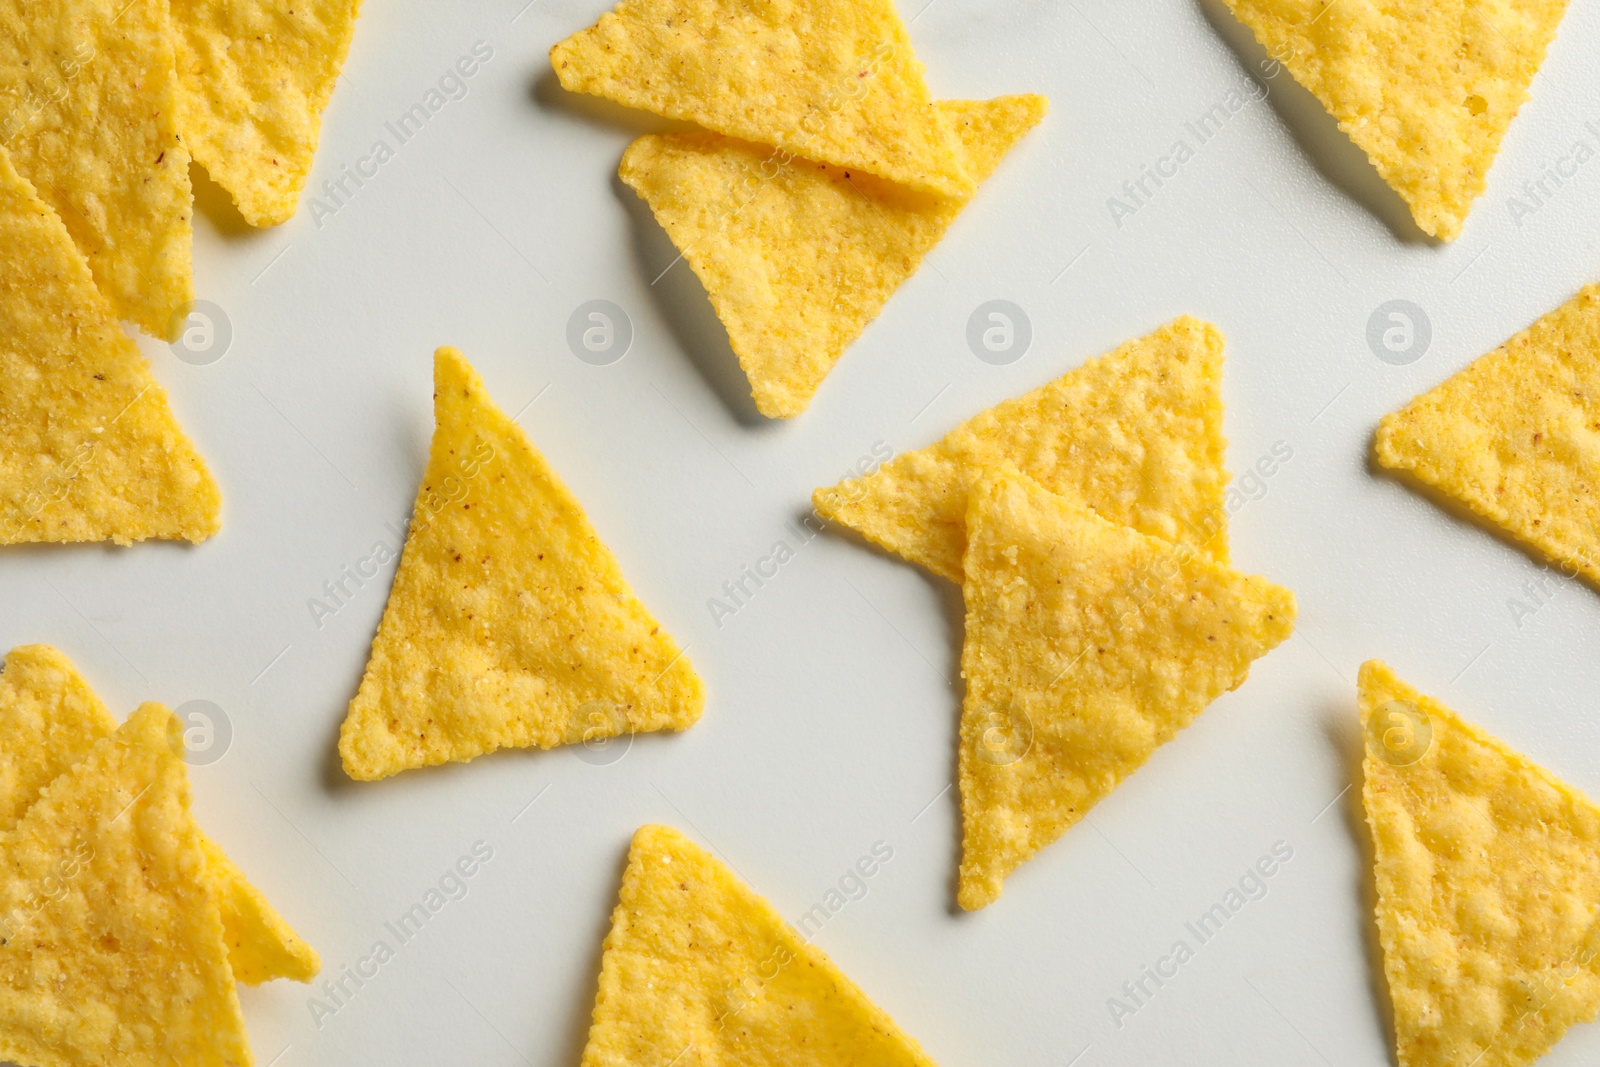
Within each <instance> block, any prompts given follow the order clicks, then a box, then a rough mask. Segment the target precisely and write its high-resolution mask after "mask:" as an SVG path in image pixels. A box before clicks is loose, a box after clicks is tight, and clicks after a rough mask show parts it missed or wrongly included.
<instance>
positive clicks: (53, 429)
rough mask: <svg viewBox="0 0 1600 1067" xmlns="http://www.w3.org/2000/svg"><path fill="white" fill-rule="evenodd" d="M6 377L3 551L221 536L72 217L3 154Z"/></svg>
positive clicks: (0, 268) (1, 326)
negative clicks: (77, 242) (72, 231)
mask: <svg viewBox="0 0 1600 1067" xmlns="http://www.w3.org/2000/svg"><path fill="white" fill-rule="evenodd" d="M0 2H4V0H0ZM3 36H4V35H3V34H0V37H3ZM0 47H4V46H3V45H0ZM85 76H87V75H85ZM0 382H3V383H4V385H3V387H0V544H16V543H18V542H23V541H104V540H112V541H115V542H117V543H118V544H124V545H125V544H129V543H131V542H133V541H139V540H143V539H144V538H147V537H165V538H185V539H187V540H190V541H202V540H204V539H205V538H207V537H210V536H211V535H212V534H214V533H216V532H217V528H218V521H217V512H218V510H219V508H220V506H221V500H220V497H219V496H218V493H217V486H216V483H215V482H214V481H212V480H211V474H210V472H209V471H207V470H206V465H205V462H204V461H203V460H201V458H200V456H199V455H198V454H197V453H196V452H195V450H194V446H193V445H191V444H190V443H189V439H188V438H187V437H185V436H184V434H183V431H182V430H181V429H179V427H178V423H177V421H176V420H175V419H173V417H172V412H171V411H170V410H169V409H168V407H167V398H166V394H165V393H163V392H162V390H161V386H159V385H157V384H156V381H155V379H154V378H153V377H151V375H150V368H149V366H148V365H147V364H146V363H145V360H144V357H143V356H141V355H140V354H139V350H138V348H136V347H135V346H134V343H133V341H132V340H130V339H129V338H128V335H127V334H125V333H123V332H122V329H121V327H120V326H118V325H117V322H116V319H115V318H114V317H113V315H112V314H111V309H110V308H109V307H107V306H106V302H105V299H104V298H103V297H102V296H101V295H100V293H99V292H97V291H96V290H95V285H94V282H93V280H92V279H91V278H90V277H89V269H88V267H87V266H86V265H85V264H84V261H83V256H82V254H80V253H79V252H78V250H77V249H76V248H74V247H73V246H72V240H71V238H69V237H68V236H67V231H66V230H65V229H63V228H62V225H61V220H60V219H59V218H58V217H57V216H56V214H55V212H53V211H51V210H50V208H49V207H48V206H47V205H46V204H44V203H43V202H42V201H41V200H40V199H39V198H38V197H37V196H36V195H35V194H34V191H33V189H32V188H31V187H30V186H29V185H28V183H27V181H26V180H24V179H23V178H21V177H20V176H19V175H18V174H17V172H16V171H15V170H13V169H12V167H11V163H10V162H9V160H8V159H7V157H6V153H5V151H4V150H3V149H0Z"/></svg>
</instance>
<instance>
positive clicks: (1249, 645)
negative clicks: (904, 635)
mask: <svg viewBox="0 0 1600 1067" xmlns="http://www.w3.org/2000/svg"><path fill="white" fill-rule="evenodd" d="M967 529H968V539H967V551H966V558H965V564H966V580H965V583H964V585H963V586H962V588H963V591H964V593H965V597H966V605H967V618H966V642H965V645H964V646H963V648H962V650H961V673H962V675H963V677H965V678H966V680H967V695H966V699H965V700H964V702H963V704H962V709H961V751H960V754H959V758H958V774H959V777H960V784H961V814H962V825H963V832H962V846H961V872H960V888H959V895H958V899H959V901H960V903H961V906H962V907H964V908H969V909H972V908H981V907H983V906H985V905H987V904H989V903H991V902H992V901H994V900H995V899H996V898H998V897H999V895H1000V890H1001V886H1002V884H1003V882H1004V880H1005V878H1006V876H1007V875H1008V874H1010V873H1011V871H1013V870H1015V869H1016V868H1017V866H1018V865H1020V864H1021V863H1022V862H1023V861H1024V860H1027V859H1028V858H1029V857H1031V856H1032V855H1033V854H1034V853H1035V852H1037V851H1038V850H1039V849H1041V848H1043V847H1044V846H1045V845H1048V844H1049V843H1050V842H1052V841H1054V840H1055V839H1056V838H1058V837H1060V836H1061V835H1062V834H1063V833H1064V832H1066V831H1067V830H1068V829H1069V828H1071V827H1072V826H1073V825H1074V824H1076V823H1077V822H1078V820H1079V819H1081V818H1083V816H1084V814H1085V813H1086V812H1087V811H1088V810H1089V809H1090V808H1091V807H1093V806H1094V805H1095V804H1097V803H1099V802H1100V801H1101V800H1102V799H1104V797H1105V796H1106V795H1107V794H1108V793H1110V792H1111V790H1112V789H1114V788H1116V786H1117V785H1118V784H1119V783H1120V782H1121V781H1122V780H1123V779H1124V778H1126V777H1127V776H1128V775H1130V774H1132V773H1133V772H1134V771H1136V770H1137V769H1138V768H1139V767H1140V766H1142V765H1143V764H1144V762H1145V761H1146V760H1147V759H1149V758H1150V754H1151V753H1152V752H1154V751H1155V750H1156V749H1157V748H1159V747H1160V746H1161V745H1163V744H1165V743H1167V742H1168V741H1170V740H1172V738H1173V737H1174V736H1176V734H1177V733H1178V731H1179V730H1181V729H1183V728H1184V727H1185V726H1188V725H1189V723H1190V722H1192V721H1193V720H1194V718H1195V716H1197V715H1199V714H1200V712H1201V711H1203V710H1204V709H1205V707H1206V705H1208V704H1210V703H1211V702H1212V701H1213V700H1215V699H1216V698H1217V697H1219V696H1221V695H1222V694H1223V693H1225V692H1227V691H1228V690H1230V689H1234V688H1237V687H1238V686H1239V685H1240V683H1242V682H1243V681H1244V680H1245V676H1246V675H1247V674H1248V673H1249V671H1250V664H1251V663H1252V662H1253V661H1254V660H1255V659H1256V658H1257V657H1259V656H1261V655H1263V654H1265V653H1266V652H1267V651H1268V650H1270V649H1271V648H1273V647H1274V646H1275V645H1277V644H1278V643H1279V642H1280V641H1283V640H1284V639H1285V638H1287V637H1288V636H1289V632H1290V629H1291V626H1292V624H1293V621H1294V616H1295V602H1294V595H1293V594H1292V593H1290V592H1289V591H1288V590H1287V589H1283V588H1281V587H1279V586H1275V585H1272V584H1271V583H1269V582H1267V581H1266V580H1265V579H1262V578H1258V577H1255V576H1253V575H1244V574H1240V573H1239V572H1237V571H1235V570H1233V569H1232V568H1231V567H1228V566H1227V565H1225V564H1222V563H1218V562H1216V561H1215V560H1213V559H1211V558H1209V557H1206V556H1203V555H1201V554H1200V553H1199V552H1197V551H1195V550H1194V549H1192V548H1188V547H1186V546H1182V545H1175V544H1171V543H1169V542H1165V541H1159V540H1157V539H1155V538H1153V537H1148V536H1146V535H1144V534H1142V533H1140V532H1138V531H1137V530H1134V529H1132V528H1130V527H1126V526H1117V525H1114V524H1112V523H1110V522H1107V521H1106V520H1105V519H1103V518H1101V517H1100V516H1098V515H1096V514H1095V513H1094V512H1092V511H1090V510H1089V509H1088V508H1086V507H1084V506H1083V505H1081V504H1078V503H1075V502H1073V501H1070V500H1068V499H1066V498H1065V497H1059V496H1056V495H1054V494H1052V493H1049V492H1047V491H1045V490H1044V489H1041V488H1040V487H1039V486H1038V485H1037V484H1035V483H1033V482H1031V481H1029V480H1027V479H1026V478H1024V477H1023V476H1022V475H1020V474H1017V473H1016V471H1015V469H1014V468H1013V469H1012V470H1010V471H1009V472H1004V473H1001V474H998V475H996V476H992V477H989V478H985V479H984V480H982V481H980V482H979V483H978V484H977V485H976V486H975V487H974V488H973V490H972V495H971V507H970V510H969V511H968V514H967Z"/></svg>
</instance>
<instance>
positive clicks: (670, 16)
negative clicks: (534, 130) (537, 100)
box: [550, 0, 973, 196]
mask: <svg viewBox="0 0 1600 1067" xmlns="http://www.w3.org/2000/svg"><path fill="white" fill-rule="evenodd" d="M550 64H551V66H553V67H554V68H555V71H556V76H557V77H558V78H560V79H561V84H562V86H564V87H565V88H567V89H569V90H571V91H573V92H581V93H593V94H595V95H596V96H603V97H606V98H607V99H609V100H615V101H616V102H617V103H619V104H625V105H627V106H629V107H637V108H643V109H645V110H647V111H653V112H655V113H656V114H658V115H665V116H666V117H668V118H674V119H684V120H687V121H689V122H694V123H698V124H699V125H701V126H704V127H705V128H706V129H708V130H715V131H716V132H717V133H723V134H727V135H728V136H730V137H737V138H739V139H741V140H744V141H751V142H754V143H756V144H762V145H772V146H774V148H776V149H779V150H782V152H781V156H780V158H786V157H789V156H800V157H803V158H805V159H814V160H817V161H818V162H821V163H833V164H835V165H837V166H840V167H849V168H852V169H855V170H865V171H868V172H869V173H872V174H876V175H877V176H878V177H880V178H886V179H888V180H890V181H894V182H899V183H901V184H903V185H909V186H911V187H913V188H916V189H921V190H923V191H925V192H931V193H941V194H944V195H947V196H966V195H968V194H970V193H971V192H972V189H973V182H972V178H971V177H970V176H969V175H968V174H967V173H966V172H965V171H964V169H963V168H962V165H961V161H960V158H959V156H958V154H957V149H956V144H955V140H954V138H953V137H952V136H951V132H950V129H949V127H948V126H947V125H945V123H944V122H943V121H942V120H941V118H940V115H939V113H938V111H937V110H936V109H935V108H934V106H933V99H932V97H931V96H929V95H928V87H927V85H926V84H925V83H924V82H923V80H922V64H921V63H919V62H918V61H917V59H916V57H915V56H914V55H913V54H912V51H911V38H910V37H909V36H908V35H907V33H906V28H905V26H904V25H903V24H901V22H900V16H899V15H898V14H896V13H895V9H894V4H893V3H892V2H891V0H622V2H621V3H619V4H618V5H617V6H616V8H615V9H614V10H612V11H608V12H606V14H604V15H602V16H600V21H599V22H597V23H595V24H594V25H593V26H591V27H589V28H588V29H586V30H582V31H580V32H578V33H575V34H573V35H572V36H571V37H568V38H567V39H566V40H564V41H562V42H560V43H559V44H557V45H556V46H555V47H554V48H552V49H551V50H550ZM768 154H771V151H770V150H769V152H768Z"/></svg>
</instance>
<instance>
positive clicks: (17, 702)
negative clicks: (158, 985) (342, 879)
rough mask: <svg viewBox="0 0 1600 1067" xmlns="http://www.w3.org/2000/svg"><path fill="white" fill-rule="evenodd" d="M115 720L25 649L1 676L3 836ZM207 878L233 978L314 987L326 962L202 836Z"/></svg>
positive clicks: (67, 671) (64, 673)
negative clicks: (281, 980) (218, 910)
mask: <svg viewBox="0 0 1600 1067" xmlns="http://www.w3.org/2000/svg"><path fill="white" fill-rule="evenodd" d="M116 729H117V723H116V720H115V719H113V718H112V717H111V713H110V712H109V711H107V710H106V706H105V705H104V704H103V703H101V701H100V698H99V697H98V696H97V695H96V694H95V692H94V690H93V689H91V688H89V683H88V682H86V681H85V680H84V678H83V676H82V675H81V674H79V673H78V670H77V668H76V667H74V666H73V665H72V661H71V660H69V659H67V657H66V656H64V655H62V654H61V653H60V652H58V651H57V650H56V649H54V648H51V647H50V646H49V645H21V646H19V647H17V648H13V649H12V650H11V651H10V652H8V653H7V654H6V658H5V665H4V670H3V671H0V832H3V831H5V830H9V829H11V828H12V827H13V826H15V825H16V824H17V821H18V820H20V819H21V818H22V816H23V815H24V814H25V813H26V812H27V810H28V809H29V808H30V807H32V806H33V803H34V801H36V800H37V799H38V798H39V796H40V794H41V793H42V792H43V791H44V790H45V788H46V787H48V786H49V784H50V783H51V782H53V781H55V780H56V779H57V778H58V777H60V776H61V775H63V774H65V773H66V772H67V771H69V770H71V769H72V768H73V767H74V766H76V765H77V764H78V763H79V762H80V761H81V760H82V759H83V758H84V757H85V756H86V755H88V753H89V752H90V751H91V750H92V749H93V747H94V743H95V742H96V741H98V740H100V739H101V738H102V737H110V736H111V735H112V734H113V733H115V732H116ZM200 846H201V848H202V849H203V850H204V851H205V857H206V876H207V878H209V879H210V881H211V885H212V890H213V892H214V893H215V896H216V899H217V904H218V906H219V907H220V908H221V912H222V928H223V933H224V935H225V937H226V938H227V944H228V962H229V965H230V966H231V968H232V970H233V976H234V977H235V978H236V979H238V980H239V981H241V982H244V983H246V984H248V985H256V984H259V983H261V982H265V981H270V980H271V979H274V978H293V979H294V980H296V981H299V982H309V981H310V980H311V979H312V978H313V977H315V976H316V973H317V971H318V970H319V969H320V968H321V966H322V963H321V961H320V960H319V959H318V958H317V953H316V950H315V949H313V948H312V947H311V946H310V945H308V944H306V943H305V942H304V941H303V940H301V939H300V937H299V935H297V934H296V933H295V932H294V930H293V929H291V928H290V926H289V924H288V923H286V922H285V921H284V920H283V917H282V916H280V915H279V914H278V913H277V912H276V911H275V910H273V908H272V905H270V904H268V903H267V901H266V898H264V897H263V896H262V895H261V892H260V890H258V889H256V887H255V886H253V885H251V884H250V881H249V880H248V879H247V878H245V876H244V872H243V871H241V870H239V868H238V867H237V866H235V864H234V863H233V861H232V860H230V859H228V857H227V856H226V855H224V854H223V852H222V849H220V848H218V847H217V846H216V844H215V843H214V842H212V841H211V839H210V838H208V837H206V836H205V835H204V834H202V835H201V837H200Z"/></svg>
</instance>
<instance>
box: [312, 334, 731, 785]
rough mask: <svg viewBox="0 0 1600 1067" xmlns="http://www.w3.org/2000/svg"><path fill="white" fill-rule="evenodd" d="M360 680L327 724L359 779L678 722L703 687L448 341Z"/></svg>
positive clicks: (686, 719) (436, 369)
mask: <svg viewBox="0 0 1600 1067" xmlns="http://www.w3.org/2000/svg"><path fill="white" fill-rule="evenodd" d="M433 374H434V378H433V380H434V393H433V397H434V418H435V423H436V426H435V429H434V433H433V445H432V448H431V450H430V452H429V456H428V468H427V471H426V472H425V473H424V474H423V477H422V487H421V488H420V489H419V490H418V492H417V500H416V504H415V506H414V508H413V511H412V518H411V530H410V533H409V534H408V535H407V536H406V545H405V549H404V551H403V552H402V554H401V556H400V566H399V569H398V570H397V572H396V574H395V578H394V587H393V588H392V589H391V591H390V593H389V603H388V605H387V606H386V607H385V608H384V612H383V621H382V622H381V623H380V624H379V626H378V636H377V638H376V639H375V640H374V641H373V643H372V655H371V658H370V659H368V661H367V670H366V674H365V675H364V676H363V677H362V679H361V688H360V690H359V691H358V692H357V693H356V696H355V699H354V700H352V701H351V702H350V710H349V714H348V715H347V717H346V718H345V721H344V725H343V727H342V728H341V729H340V731H339V755H340V757H341V758H342V759H343V761H344V768H345V773H347V774H349V775H350V777H352V778H356V779H360V780H364V781H370V780H372V779H376V778H383V777H387V776H388V775H391V774H395V773H397V772H399V771H403V770H407V769H409V768H412V767H425V766H431V765H433V764H438V763H444V762H447V761H451V760H457V761H464V760H470V759H472V758H473V757H475V756H480V755H482V754H484V753H486V752H493V751H495V750H496V749H499V748H526V747H529V746H537V747H539V748H552V747H554V746H556V745H569V744H574V743H577V742H584V743H594V742H603V741H604V739H606V738H609V737H615V736H618V735H621V734H625V733H635V732H640V731H648V730H683V729H687V728H688V727H689V726H690V725H692V724H693V723H694V722H695V720H697V719H698V718H699V717H700V711H701V708H702V706H703V705H704V703H705V691H704V687H703V686H702V685H701V682H700V678H699V676H698V675H696V674H695V672H694V668H693V667H691V666H690V665H689V661H688V659H686V658H685V657H684V654H683V651H682V650H681V649H679V648H678V645H677V643H676V642H675V641H673V640H672V638H671V637H670V636H668V635H667V633H666V632H665V631H663V630H662V629H661V626H660V624H659V623H657V622H656V620H655V619H654V618H652V617H651V615H650V613H649V611H647V610H646V609H645V607H644V605H643V604H641V603H640V602H639V600H638V598H637V597H635V596H634V595H633V590H632V589H630V588H629V587H628V583H627V582H626V581H625V580H624V579H623V577H622V571H621V569H620V568H619V567H618V566H617V561H616V558H615V557H613V556H612V554H611V551H610V550H609V549H608V548H606V546H605V545H604V544H602V543H601V541H600V538H599V537H598V536H597V535H596V534H595V531H594V527H592V526H591V525H590V524H589V519H588V517H587V516H585V515H584V513H583V508H582V507H581V506H580V505H579V504H578V502H577V500H576V499H574V497H573V496H572V493H571V492H570V491H568V489H567V487H566V486H565V485H563V484H562V483H561V479H560V478H558V477H557V476H556V473H555V471H553V470H551V469H550V465H549V464H548V463H546V462H545V460H544V457H543V456H541V455H540V454H539V453H538V451H536V450H535V449H534V447H533V445H532V444H531V443H529V441H528V437H527V435H526V434H524V433H523V432H522V428H521V427H520V426H518V425H517V424H516V423H515V422H513V421H512V420H510V419H508V418H507V417H506V416H505V414H504V413H503V412H502V411H501V410H500V409H499V408H497V407H495V405H494V402H493V401H491V400H490V399H489V396H488V393H487V392H486V390H485V389H484V386H483V379H481V378H479V377H478V374H477V372H476V371H474V370H473V369H472V368H471V367H470V366H468V365H467V361H466V359H465V358H464V357H463V356H462V355H461V353H460V352H458V351H457V350H456V349H454V348H441V349H439V350H438V351H437V352H436V353H435V354H434V365H433Z"/></svg>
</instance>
